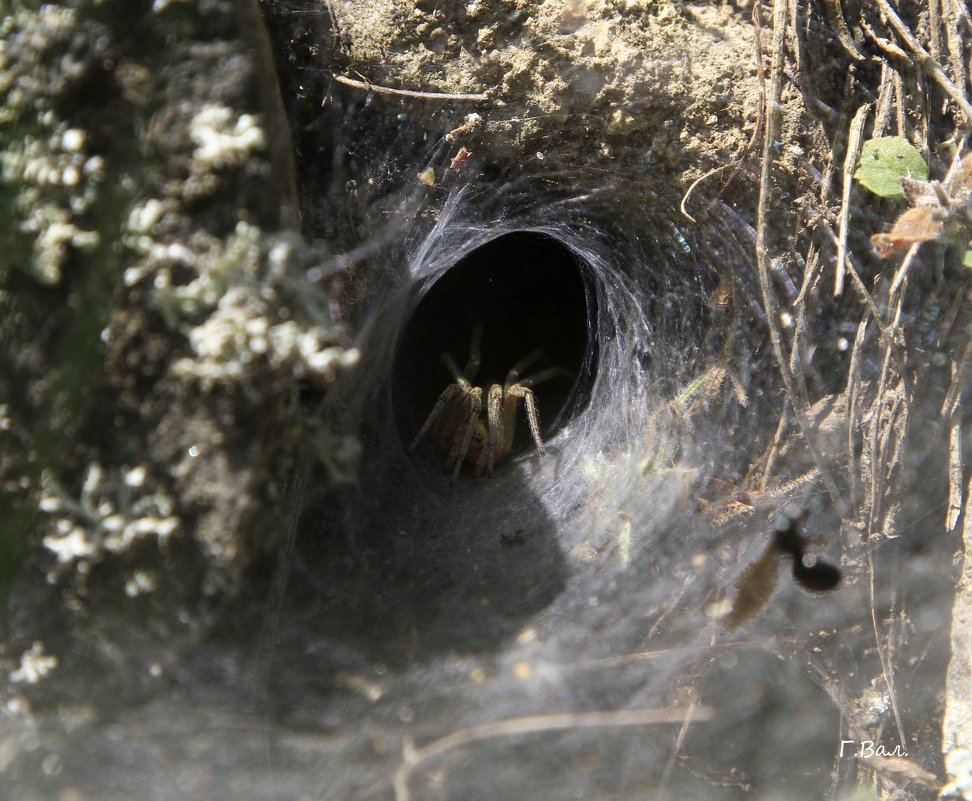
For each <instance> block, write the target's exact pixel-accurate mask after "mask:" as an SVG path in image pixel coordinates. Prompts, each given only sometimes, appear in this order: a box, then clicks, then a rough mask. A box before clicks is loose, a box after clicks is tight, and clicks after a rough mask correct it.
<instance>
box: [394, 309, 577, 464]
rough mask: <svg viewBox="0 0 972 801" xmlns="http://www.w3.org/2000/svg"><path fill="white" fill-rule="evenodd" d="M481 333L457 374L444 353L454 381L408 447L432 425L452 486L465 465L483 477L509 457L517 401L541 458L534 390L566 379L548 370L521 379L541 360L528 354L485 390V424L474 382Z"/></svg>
mask: <svg viewBox="0 0 972 801" xmlns="http://www.w3.org/2000/svg"><path fill="white" fill-rule="evenodd" d="M482 334H483V327H482V325H477V326H476V327H475V329H474V330H473V336H472V342H471V344H470V346H469V361H468V362H466V366H465V368H464V369H463V370H462V371H461V372H460V371H459V367H458V365H457V364H456V362H455V359H453V358H452V356H451V355H449V354H448V353H443V354H442V361H443V362H444V364H445V366H446V369H448V371H449V373H450V375H451V376H452V379H453V383H451V384H449V386H447V387H446V388H445V389H444V390H443V391H442V394H441V395H439V399H438V400H437V401H436V402H435V406H433V407H432V411H431V412H430V413H429V416H428V417H426V418H425V422H424V423H423V424H422V427H421V428H420V429H419V432H418V434H416V436H415V439H414V440H413V441H412V444H411V445H410V446H409V451H414V450H415V449H416V448H417V447H418V444H419V443H420V442H421V441H422V438H423V437H424V436H425V435H426V434H427V433H428V431H429V429H430V428H432V427H433V426H435V429H434V431H433V436H434V437H435V438H436V440H437V441H438V442H439V443H440V444H441V445H442V446H443V447H444V448H448V449H449V458H448V459H447V460H446V467H447V468H449V467H451V468H452V480H453V481H455V480H456V479H457V478H458V477H459V471H460V470H461V469H462V465H463V462H469V463H470V464H472V465H474V467H475V475H476V477H477V478H478V477H480V476H481V475H482V474H483V470H484V468H485V471H486V475H487V476H490V475H492V473H493V465H494V463H495V462H496V461H498V460H501V459H503V458H504V457H505V456H507V455H508V454H509V453H510V451H511V450H512V448H513V435H514V433H515V429H516V409H517V406H519V402H520V400H521V399H522V400H523V407H524V409H525V411H526V417H527V424H528V425H529V427H530V435H531V436H532V437H533V442H534V444H535V445H536V446H537V453H538V454H539V455H540V456H543V455H544V448H543V440H542V439H541V438H540V418H539V416H538V415H537V404H536V401H535V400H534V397H533V389H532V387H533V386H535V385H536V384H539V383H540V382H542V381H547V380H549V379H551V378H554V377H556V376H561V375H564V376H569V375H570V373H569V372H568V371H567V370H565V369H564V368H562V367H548V368H547V369H546V370H541V371H540V372H539V373H536V374H535V375H532V376H528V377H527V378H520V374H521V373H522V372H523V371H524V370H526V369H527V368H528V367H529V366H530V365H531V364H533V363H534V362H535V361H536V360H537V359H539V358H540V356H541V351H540V350H539V349H538V350H535V351H533V352H531V353H530V354H528V355H527V356H525V357H524V358H523V359H521V360H520V361H519V362H517V363H516V364H515V365H513V367H512V368H510V371H509V372H508V373H507V374H506V381H505V382H504V383H503V384H498V383H497V384H492V385H491V386H490V387H489V390H488V391H487V393H486V409H485V412H486V414H485V421H484V418H483V388H482V387H477V386H474V385H473V383H472V382H473V379H474V378H475V377H476V373H477V372H478V370H479V363H480V349H479V346H480V342H481V340H482Z"/></svg>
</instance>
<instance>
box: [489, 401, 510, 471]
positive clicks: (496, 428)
mask: <svg viewBox="0 0 972 801" xmlns="http://www.w3.org/2000/svg"><path fill="white" fill-rule="evenodd" d="M502 411H503V387H501V386H500V385H499V384H493V386H491V387H490V388H489V395H488V396H487V397H486V423H487V431H488V432H489V436H488V437H487V439H488V443H487V446H486V475H487V476H491V475H492V474H493V462H494V461H495V460H496V442H497V440H499V441H500V442H503V417H502ZM505 455H506V453H505V451H503V450H502V449H501V451H500V454H499V457H500V458H501V459H502V458H503V456H505Z"/></svg>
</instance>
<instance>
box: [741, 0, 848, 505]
mask: <svg viewBox="0 0 972 801" xmlns="http://www.w3.org/2000/svg"><path fill="white" fill-rule="evenodd" d="M785 33H786V2H785V0H773V38H772V42H771V61H770V85H769V90H768V91H767V92H766V123H765V134H764V137H763V158H762V165H761V167H760V179H759V200H758V202H757V207H756V263H757V267H758V269H759V283H760V289H761V290H762V295H763V307H764V308H765V309H766V322H767V325H768V326H769V331H770V341H771V342H772V345H773V353H774V355H775V356H776V361H777V365H778V366H779V368H780V373H781V374H782V376H783V384H784V386H785V387H786V393H787V396H788V398H789V400H790V403H791V405H792V406H793V410H794V414H795V415H796V419H797V423H798V424H799V426H800V430H801V431H802V432H803V436H804V439H805V440H806V443H807V448H808V449H809V451H810V454H811V456H812V457H813V460H814V463H815V464H816V465H817V469H818V470H820V475H821V478H822V479H823V482H824V485H825V486H826V487H827V491H828V493H829V494H830V497H831V499H832V500H833V503H834V506H835V507H836V508H837V509H838V510H839V513H840V514H841V515H844V514H845V513H846V512H847V505H846V503H845V502H844V499H843V498H842V497H841V495H840V490H839V489H838V488H837V484H836V482H835V481H834V478H833V476H832V475H831V473H830V470H829V468H828V467H827V465H826V464H824V461H823V459H822V458H821V456H820V453H819V451H818V450H817V447H816V445H815V444H814V437H813V431H812V429H811V426H810V421H809V419H808V416H807V412H808V407H807V405H806V404H805V403H804V402H803V401H802V399H801V397H800V395H799V393H798V392H797V388H796V386H795V385H794V380H793V375H792V373H791V372H790V366H789V360H788V359H787V357H786V354H785V352H784V348H783V337H782V334H781V332H780V328H779V306H778V304H777V299H776V292H775V290H774V289H773V285H772V283H771V282H770V275H769V273H770V264H769V262H770V258H769V251H768V247H767V241H766V240H767V228H768V223H767V220H768V209H769V198H770V190H771V184H772V173H773V153H774V149H773V141H774V140H775V138H776V132H777V130H778V129H779V122H780V119H779V118H780V94H781V91H782V83H783V41H784V36H785ZM764 80H765V78H764Z"/></svg>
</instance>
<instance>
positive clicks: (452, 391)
mask: <svg viewBox="0 0 972 801" xmlns="http://www.w3.org/2000/svg"><path fill="white" fill-rule="evenodd" d="M465 391H466V390H465V387H463V386H462V384H458V383H457V384H449V386H447V387H446V388H445V389H444V390H443V391H442V394H441V395H439V399H438V400H437V401H436V402H435V406H433V407H432V411H431V412H429V416H428V417H426V418H425V422H424V423H422V427H421V428H420V429H419V432H418V434H416V435H415V439H413V440H412V444H411V445H409V446H408V449H409V450H410V451H414V450H415V449H416V448H417V447H418V444H419V442H421V441H422V437H424V436H425V435H426V433H428V430H429V429H430V428H431V427H432V424H433V423H434V422H435V421H436V419H437V418H438V416H439V415H440V414H441V413H442V410H443V409H444V408H445V406H446V404H447V403H449V402H450V401H451V400H452V399H453V398H455V397H456V395H459V394H460V393H462V392H465Z"/></svg>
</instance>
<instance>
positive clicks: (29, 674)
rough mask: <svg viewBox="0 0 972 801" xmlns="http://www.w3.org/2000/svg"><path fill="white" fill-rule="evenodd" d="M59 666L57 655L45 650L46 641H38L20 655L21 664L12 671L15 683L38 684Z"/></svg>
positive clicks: (11, 678) (12, 679)
mask: <svg viewBox="0 0 972 801" xmlns="http://www.w3.org/2000/svg"><path fill="white" fill-rule="evenodd" d="M56 667H57V657H56V656H50V655H48V654H46V653H45V652H44V643H42V642H40V641H37V642H35V643H34V644H33V645H31V646H30V648H29V649H28V650H26V651H24V653H23V654H21V656H20V666H19V667H18V668H17V669H16V670H14V671H12V672H11V674H10V681H12V682H14V683H15V684H37V682H39V681H40V680H41V679H42V678H44V677H45V676H46V675H47V674H48V673H50V672H51V671H52V670H54V668H56Z"/></svg>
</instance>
